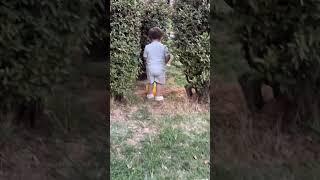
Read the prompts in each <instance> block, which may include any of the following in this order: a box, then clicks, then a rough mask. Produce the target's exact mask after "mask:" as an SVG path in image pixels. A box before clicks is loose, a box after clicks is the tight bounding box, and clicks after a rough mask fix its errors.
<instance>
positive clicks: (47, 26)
mask: <svg viewBox="0 0 320 180" xmlns="http://www.w3.org/2000/svg"><path fill="white" fill-rule="evenodd" d="M93 3H94V1H89V0H83V1H76V0H70V1H59V0H50V1H49V0H24V1H19V0H3V1H1V3H0V22H1V24H0V32H1V34H0V57H1V59H0V99H1V104H0V111H2V112H7V111H10V110H12V109H13V108H15V107H16V106H18V105H19V104H21V103H26V102H31V101H35V100H39V99H42V98H43V97H44V96H46V95H47V94H48V93H49V91H50V89H51V88H52V87H53V86H54V85H56V84H57V83H60V82H62V80H63V79H65V78H66V75H67V73H68V68H69V67H70V66H69V65H70V62H71V56H72V55H73V50H74V49H75V48H77V47H79V46H80V45H82V42H83V41H87V40H88V39H89V38H90V37H89V36H88V29H89V28H88V27H89V26H90V24H91V23H94V22H93V21H94V20H93V19H91V18H90V16H89V11H90V9H91V8H92V6H93ZM79 37H80V38H79Z"/></svg>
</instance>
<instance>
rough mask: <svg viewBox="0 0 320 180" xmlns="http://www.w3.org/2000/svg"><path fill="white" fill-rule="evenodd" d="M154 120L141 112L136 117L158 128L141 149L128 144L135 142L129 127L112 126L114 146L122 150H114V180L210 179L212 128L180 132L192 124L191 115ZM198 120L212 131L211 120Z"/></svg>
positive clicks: (135, 114) (112, 154) (122, 125)
mask: <svg viewBox="0 0 320 180" xmlns="http://www.w3.org/2000/svg"><path fill="white" fill-rule="evenodd" d="M150 116H151V115H150V114H149V113H148V112H146V111H145V110H141V109H139V110H138V111H137V112H135V113H134V117H136V118H137V120H138V121H142V122H149V123H150V124H153V125H154V124H156V126H157V133H156V135H146V136H145V137H144V139H143V140H142V142H140V143H141V144H140V146H139V147H137V146H131V145H129V144H126V143H124V142H125V140H126V139H128V138H132V132H130V130H128V129H127V128H126V127H127V126H126V124H125V123H123V124H121V123H117V124H114V125H112V126H111V134H112V135H111V141H112V144H113V146H117V148H120V149H118V150H115V148H113V149H112V150H111V152H112V153H111V158H112V159H111V175H112V179H119V180H120V179H208V178H209V166H208V163H207V162H208V160H209V133H208V128H207V129H205V128H204V129H205V130H202V131H198V132H194V131H187V130H185V129H183V128H180V127H179V126H180V125H181V123H189V122H190V121H192V117H190V116H187V115H185V116H168V117H161V118H154V117H152V116H151V117H150ZM194 116H195V115H194ZM197 120H198V121H199V124H201V125H202V126H205V127H209V120H208V118H205V117H203V118H198V119H197ZM112 132H113V133H112ZM119 151H120V153H119Z"/></svg>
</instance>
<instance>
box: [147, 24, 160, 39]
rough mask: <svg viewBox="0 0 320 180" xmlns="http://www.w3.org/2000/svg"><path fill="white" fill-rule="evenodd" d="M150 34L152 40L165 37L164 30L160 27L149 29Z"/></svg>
mask: <svg viewBox="0 0 320 180" xmlns="http://www.w3.org/2000/svg"><path fill="white" fill-rule="evenodd" d="M148 36H149V38H150V39H151V40H153V39H161V38H162V37H163V32H162V30H161V29H160V28H158V27H153V28H151V29H150V30H149V32H148Z"/></svg>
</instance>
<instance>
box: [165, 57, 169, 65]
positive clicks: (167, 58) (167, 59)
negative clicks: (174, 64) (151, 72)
mask: <svg viewBox="0 0 320 180" xmlns="http://www.w3.org/2000/svg"><path fill="white" fill-rule="evenodd" d="M169 61H170V55H167V56H166V59H165V62H166V64H168V62H169Z"/></svg>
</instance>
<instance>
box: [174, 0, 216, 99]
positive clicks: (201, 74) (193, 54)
mask: <svg viewBox="0 0 320 180" xmlns="http://www.w3.org/2000/svg"><path fill="white" fill-rule="evenodd" d="M209 12H210V5H209V4H208V3H207V1H192V0H186V1H183V0H177V1H176V3H175V12H174V14H173V26H174V32H175V33H176V39H175V41H174V44H175V45H174V46H175V51H174V54H175V56H177V60H179V61H180V62H181V63H182V64H183V67H184V73H185V75H186V79H187V82H188V87H187V90H188V91H189V93H188V94H189V95H191V90H190V89H194V90H195V91H196V94H197V95H198V97H199V100H200V101H208V99H209V84H210V42H209V39H210V35H209V33H210V32H209V23H208V17H209Z"/></svg>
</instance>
